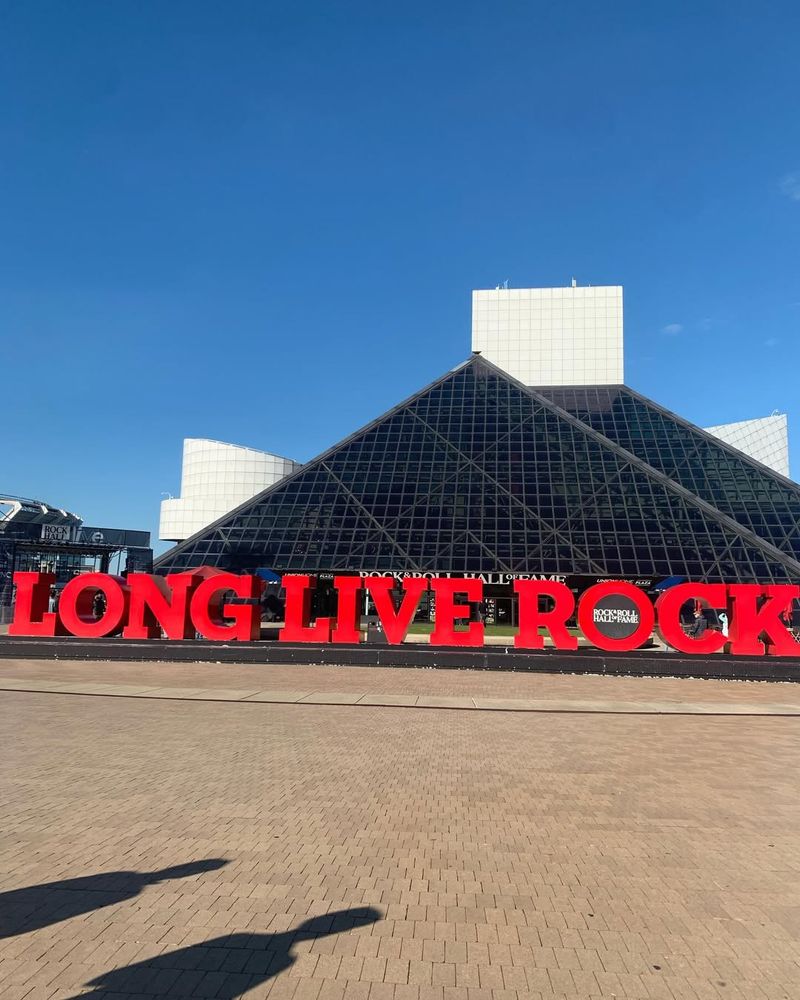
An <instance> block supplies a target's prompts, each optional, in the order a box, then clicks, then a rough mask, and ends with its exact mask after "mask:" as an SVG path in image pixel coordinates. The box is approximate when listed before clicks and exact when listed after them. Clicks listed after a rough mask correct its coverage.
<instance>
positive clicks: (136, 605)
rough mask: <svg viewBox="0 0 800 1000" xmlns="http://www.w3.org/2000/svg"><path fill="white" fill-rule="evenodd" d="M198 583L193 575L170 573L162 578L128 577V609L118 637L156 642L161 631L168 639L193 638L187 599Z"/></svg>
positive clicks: (197, 577) (197, 578) (135, 574)
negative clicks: (126, 617) (126, 619)
mask: <svg viewBox="0 0 800 1000" xmlns="http://www.w3.org/2000/svg"><path fill="white" fill-rule="evenodd" d="M199 583H200V577H199V576H195V575H194V574H193V573H170V574H169V576H167V577H166V578H165V577H163V576H150V575H149V574H147V573H130V574H128V586H129V587H130V592H131V596H130V608H129V611H128V624H127V625H126V626H125V628H124V629H123V630H122V638H123V639H158V638H159V637H160V636H161V629H162V628H163V630H164V633H165V635H166V637H167V638H168V639H193V638H194V631H195V630H194V628H193V626H192V619H191V615H190V614H189V598H190V596H191V593H192V591H193V590H194V588H195V587H196V586H197V585H198V584H199Z"/></svg>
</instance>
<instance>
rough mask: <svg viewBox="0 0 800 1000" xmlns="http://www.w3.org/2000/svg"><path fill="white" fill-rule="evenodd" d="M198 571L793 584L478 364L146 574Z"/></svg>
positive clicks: (734, 536) (698, 508)
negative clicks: (542, 575) (482, 574)
mask: <svg viewBox="0 0 800 1000" xmlns="http://www.w3.org/2000/svg"><path fill="white" fill-rule="evenodd" d="M203 564H210V565H219V566H225V567H228V568H235V569H254V568H255V567H258V566H265V567H269V568H271V569H275V570H277V571H279V572H325V571H340V572H348V571H350V572H355V571H360V570H367V571H378V572H387V571H395V572H402V571H406V572H410V571H428V572H451V573H454V574H459V573H470V572H508V573H548V574H550V573H596V574H603V575H605V574H608V575H609V576H611V575H631V574H635V575H647V576H650V575H652V574H656V575H663V576H666V575H669V574H681V575H685V576H688V577H691V578H693V579H709V580H716V579H719V580H725V579H728V580H730V579H733V580H737V579H741V580H747V579H750V580H763V581H769V580H775V581H778V582H781V581H786V580H794V579H800V562H798V561H797V560H795V559H794V558H793V557H792V556H790V555H789V554H788V553H786V552H784V551H781V550H780V549H779V548H777V547H776V546H774V545H772V544H771V543H769V542H767V541H765V540H764V539H763V538H760V537H758V536H757V535H756V534H755V533H754V532H753V531H752V530H750V529H748V528H747V527H745V526H744V525H742V524H741V523H738V522H737V521H736V520H734V519H733V518H731V517H730V516H728V515H726V514H724V513H722V512H720V511H719V510H717V509H715V508H714V507H713V506H712V505H711V504H709V503H708V502H707V501H705V500H703V499H701V498H699V497H697V496H696V495H694V494H693V493H692V492H691V491H690V490H688V489H686V488H685V487H684V486H682V485H680V483H677V482H674V481H673V480H671V479H670V478H669V477H668V476H667V475H666V474H665V473H664V472H662V471H660V470H658V469H655V468H653V467H652V466H651V465H649V464H648V463H646V462H645V461H643V460H642V459H641V458H639V457H637V455H635V454H634V453H633V452H632V451H629V450H627V449H625V448H623V447H621V446H620V445H619V444H617V443H615V442H613V441H611V440H610V439H609V438H607V437H605V436H604V435H603V434H601V433H599V432H598V431H597V430H596V429H594V428H592V427H590V426H588V425H587V424H585V423H583V422H582V421H581V420H579V419H578V418H577V417H575V416H574V415H572V414H570V413H568V412H567V411H566V410H564V409H562V408H561V407H560V406H558V405H556V403H554V402H553V401H552V400H551V399H548V398H547V397H546V396H545V395H543V394H542V393H540V392H538V391H536V390H534V389H530V388H528V387H526V386H524V385H522V384H521V383H519V382H517V381H516V380H515V379H513V378H511V377H510V376H509V375H507V374H506V373H505V372H503V371H502V370H501V369H499V368H497V367H496V366H495V365H493V364H491V363H490V362H488V361H486V360H485V359H484V358H482V357H480V356H477V355H475V356H473V357H471V358H470V359H469V360H467V361H466V362H464V363H463V364H461V365H459V366H458V367H457V368H455V369H453V370H452V371H451V372H448V373H447V374H446V375H444V376H442V377H441V378H439V379H437V380H436V381H435V382H433V383H431V384H430V385H429V386H427V387H425V388H424V389H422V390H421V391H420V392H418V393H416V394H415V395H413V396H411V397H410V398H409V399H407V400H405V401H404V402H402V403H400V404H398V405H397V406H396V407H394V408H393V409H391V410H389V411H388V412H387V413H385V414H384V415H383V416H381V417H379V418H378V419H377V420H375V421H373V422H372V423H370V424H368V425H367V426H366V427H363V428H361V429H360V430H359V431H356V432H355V433H354V434H352V435H350V436H349V437H347V438H345V439H344V440H343V441H341V442H339V443H338V444H336V445H334V446H333V447H332V448H330V449H328V450H327V451H325V452H323V453H322V454H321V455H320V456H318V457H317V458H315V459H314V460H313V461H311V462H309V463H307V464H306V465H304V466H303V467H302V468H301V469H300V470H298V471H297V472H296V473H294V474H292V475H291V476H288V477H286V478H285V479H283V480H281V481H280V482H278V483H277V484H275V485H274V486H272V487H270V488H269V489H267V490H264V492H263V493H261V494H259V495H258V496H256V497H253V498H252V499H250V500H248V501H246V502H245V503H244V504H242V505H240V506H239V507H238V508H236V509H235V510H233V511H231V512H230V513H229V514H226V515H225V516H224V517H222V518H220V519H219V520H217V521H216V522H214V523H213V524H212V525H209V526H208V527H207V528H204V529H203V530H202V531H200V532H198V533H197V534H196V535H193V536H192V537H191V538H188V539H187V540H186V541H185V542H182V543H181V544H179V545H177V546H175V547H174V548H173V549H171V550H169V551H168V552H167V553H165V554H164V555H163V556H161V558H160V559H158V561H157V563H156V568H157V569H158V570H159V571H160V572H171V571H176V570H179V569H188V568H190V567H193V566H198V565H203Z"/></svg>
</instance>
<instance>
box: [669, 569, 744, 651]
mask: <svg viewBox="0 0 800 1000" xmlns="http://www.w3.org/2000/svg"><path fill="white" fill-rule="evenodd" d="M727 590H728V588H727V587H726V586H725V584H724V583H679V584H678V585H677V586H675V587H670V588H669V589H668V590H665V591H664V593H663V594H662V595H661V596H660V597H659V598H658V600H657V601H656V611H657V613H658V626H657V629H656V631H657V632H658V634H659V636H661V639H662V640H663V641H664V642H665V643H666V644H667V645H668V646H672V648H673V649H677V650H678V651H679V652H681V653H701V654H702V653H716V652H718V651H719V650H720V649H722V647H723V646H724V645H725V643H726V642H727V641H728V640H727V639H726V638H725V636H724V635H723V634H722V633H721V632H716V631H714V630H713V629H707V630H706V632H705V633H704V634H703V635H701V636H700V637H699V638H697V639H694V638H692V636H690V635H687V634H686V633H685V632H684V631H683V628H682V626H681V608H682V607H683V605H684V604H685V603H686V602H687V601H691V600H693V599H694V600H698V601H705V602H706V603H707V604H708V606H709V607H711V608H724V607H726V606H727V598H726V595H727Z"/></svg>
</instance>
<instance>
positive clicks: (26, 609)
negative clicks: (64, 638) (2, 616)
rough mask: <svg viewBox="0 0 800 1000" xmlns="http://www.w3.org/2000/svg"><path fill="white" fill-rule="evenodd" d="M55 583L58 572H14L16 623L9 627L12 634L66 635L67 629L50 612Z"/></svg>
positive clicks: (14, 621) (13, 622) (9, 632)
mask: <svg viewBox="0 0 800 1000" xmlns="http://www.w3.org/2000/svg"><path fill="white" fill-rule="evenodd" d="M55 582H56V576H55V573H15V574H14V586H15V587H16V588H17V597H16V603H15V604H14V620H13V621H12V622H11V624H10V625H9V626H8V634H9V635H63V634H64V629H63V628H58V625H59V624H60V623H59V622H58V618H57V617H56V614H55V612H53V611H48V610H47V605H48V603H49V600H50V588H51V587H52V586H53V584H54V583H55Z"/></svg>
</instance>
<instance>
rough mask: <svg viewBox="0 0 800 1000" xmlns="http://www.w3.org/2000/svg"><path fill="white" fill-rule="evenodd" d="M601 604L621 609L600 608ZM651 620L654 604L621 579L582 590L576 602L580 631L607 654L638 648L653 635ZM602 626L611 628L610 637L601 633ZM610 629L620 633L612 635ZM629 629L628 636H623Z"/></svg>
mask: <svg viewBox="0 0 800 1000" xmlns="http://www.w3.org/2000/svg"><path fill="white" fill-rule="evenodd" d="M614 598H616V600H613V599H614ZM603 603H605V604H608V605H620V606H609V607H601V606H600V605H601V604H603ZM654 620H655V614H654V612H653V605H652V604H651V603H650V599H649V598H648V597H647V595H646V594H643V593H642V591H641V590H639V588H638V587H634V585H633V584H632V583H625V582H624V581H623V580H612V581H609V582H608V583H596V584H595V585H594V586H593V587H589V589H588V590H586V591H584V594H583V596H582V597H581V599H580V601H579V603H578V625H579V626H580V629H581V632H583V634H584V635H585V636H586V638H587V639H588V640H589V642H591V643H592V645H594V646H597V647H598V649H607V650H609V651H610V652H620V651H625V650H628V649H638V648H639V646H641V645H642V643H644V642H646V641H647V639H649V638H650V636H651V635H652V632H653V621H654ZM603 625H605V626H611V628H609V629H608V632H609V633H611V634H606V633H605V632H603V631H601V627H602V626H603ZM629 627H630V628H629ZM612 629H613V631H620V632H622V633H623V634H622V635H619V636H615V635H613V632H612ZM628 629H629V634H627V635H625V634H624V633H625V631H626V630H628Z"/></svg>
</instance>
